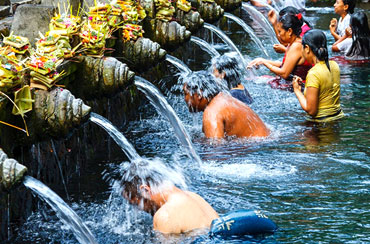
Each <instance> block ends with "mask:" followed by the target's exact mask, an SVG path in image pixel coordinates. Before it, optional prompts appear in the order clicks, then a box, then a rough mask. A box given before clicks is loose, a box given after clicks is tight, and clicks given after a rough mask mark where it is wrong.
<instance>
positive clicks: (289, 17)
mask: <svg viewBox="0 0 370 244" xmlns="http://www.w3.org/2000/svg"><path fill="white" fill-rule="evenodd" d="M297 15H298V14H293V13H287V14H285V15H283V16H280V17H279V22H281V23H282V27H283V29H284V30H286V31H287V30H289V28H291V29H292V30H293V33H294V34H295V35H296V36H299V35H300V34H301V33H302V25H303V17H302V18H300V19H299V18H298V16H297Z"/></svg>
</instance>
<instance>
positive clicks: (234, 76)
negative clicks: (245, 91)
mask: <svg viewBox="0 0 370 244" xmlns="http://www.w3.org/2000/svg"><path fill="white" fill-rule="evenodd" d="M212 67H213V68H215V69H217V70H218V72H219V73H220V74H221V73H225V76H224V80H225V81H226V82H227V86H228V88H229V89H232V88H235V87H237V86H238V85H239V84H241V83H242V80H241V79H242V71H241V69H240V68H239V63H238V60H237V59H236V58H235V57H231V56H228V55H226V54H223V55H221V56H219V57H215V58H213V59H212Z"/></svg>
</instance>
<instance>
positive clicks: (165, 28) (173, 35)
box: [145, 19, 191, 49]
mask: <svg viewBox="0 0 370 244" xmlns="http://www.w3.org/2000/svg"><path fill="white" fill-rule="evenodd" d="M148 22H149V23H146V25H145V31H146V35H148V37H149V38H150V39H152V40H154V41H156V42H158V43H159V44H160V45H161V46H163V47H165V48H168V49H174V48H177V47H178V46H179V45H181V44H182V43H184V42H185V41H188V40H189V39H190V36H191V32H190V31H188V30H186V27H185V26H182V25H180V24H179V23H177V22H176V21H171V22H168V21H162V20H158V19H152V20H150V21H148Z"/></svg>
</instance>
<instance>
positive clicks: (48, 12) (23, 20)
mask: <svg viewBox="0 0 370 244" xmlns="http://www.w3.org/2000/svg"><path fill="white" fill-rule="evenodd" d="M55 11H56V8H55V7H51V6H41V5H33V4H24V5H21V6H19V7H18V8H17V11H16V12H15V14H14V20H13V24H12V29H11V30H12V31H13V32H14V35H18V36H24V37H27V38H28V39H29V40H30V43H31V44H34V43H35V42H36V38H39V32H41V33H46V32H47V31H49V22H50V19H51V17H52V16H54V13H55ZM30 20H32V21H30Z"/></svg>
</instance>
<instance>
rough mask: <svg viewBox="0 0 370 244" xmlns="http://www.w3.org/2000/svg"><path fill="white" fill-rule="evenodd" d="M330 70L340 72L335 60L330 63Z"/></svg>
mask: <svg viewBox="0 0 370 244" xmlns="http://www.w3.org/2000/svg"><path fill="white" fill-rule="evenodd" d="M329 65H330V69H333V70H339V64H338V63H337V62H335V61H334V60H330V61H329Z"/></svg>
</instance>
